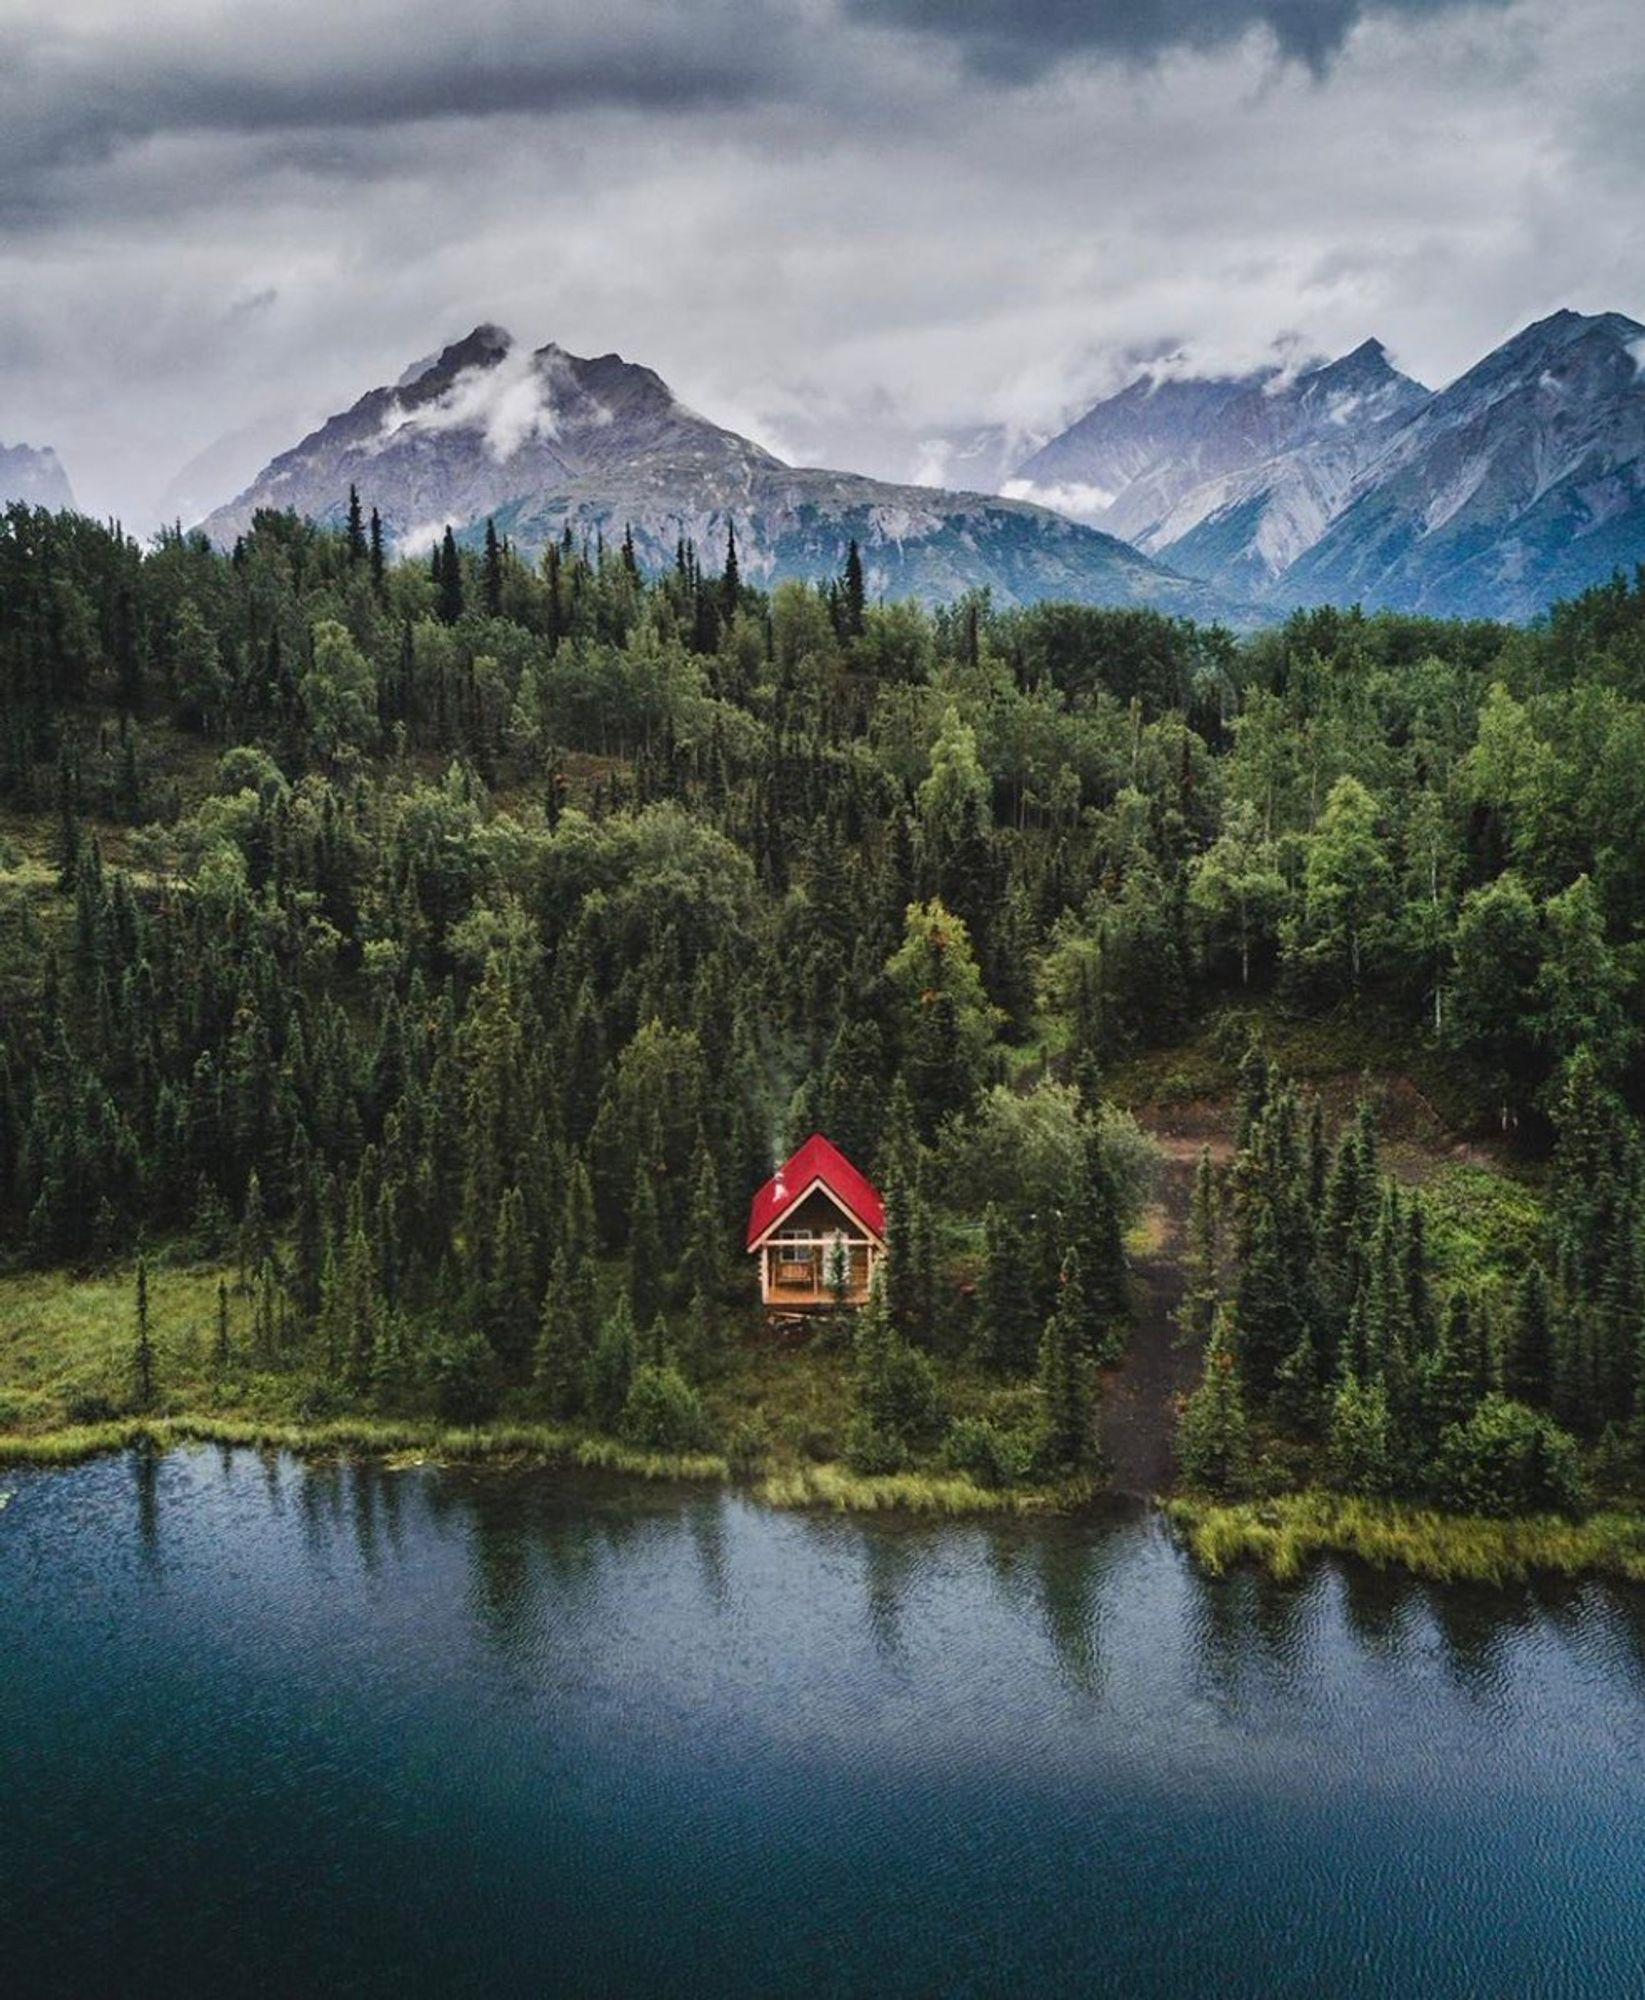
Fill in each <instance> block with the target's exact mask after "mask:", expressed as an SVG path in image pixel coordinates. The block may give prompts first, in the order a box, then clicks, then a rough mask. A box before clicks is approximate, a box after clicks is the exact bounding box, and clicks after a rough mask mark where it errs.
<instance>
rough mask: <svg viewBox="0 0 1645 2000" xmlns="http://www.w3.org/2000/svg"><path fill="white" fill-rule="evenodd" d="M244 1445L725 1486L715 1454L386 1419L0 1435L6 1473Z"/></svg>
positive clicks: (153, 1421) (208, 1421) (536, 1427)
mask: <svg viewBox="0 0 1645 2000" xmlns="http://www.w3.org/2000/svg"><path fill="white" fill-rule="evenodd" d="M188 1444H225V1445H245V1446H250V1447H252V1448H254V1449H256V1450H260V1451H288V1452H292V1453H294V1454H296V1455H298V1456H309V1457H318V1456H330V1455H333V1454H348V1453H360V1454H363V1455H368V1456H371V1457H380V1458H396V1459H400V1460H405V1459H429V1460H438V1461H441V1462H444V1463H451V1464H473V1463H476V1462H480V1461H487V1460H489V1461H497V1460H505V1461H514V1462H521V1463H526V1462H533V1463H537V1464H543V1465H576V1466H581V1467H585V1468H587V1469H589V1470H592V1471H603V1472H620V1473H624V1474H627V1475H628V1476H629V1477H631V1478H641V1479H680V1480H715V1481H723V1480H724V1479H726V1478H727V1477H728V1476H729V1474H728V1470H727V1467H726V1462H725V1460H724V1459H723V1458H720V1457H717V1456H715V1455H714V1454H713V1453H709V1452H693V1453H682V1452H659V1451H639V1450H636V1449H635V1448H634V1447H632V1446H630V1445H624V1444H619V1443H617V1442H616V1441H615V1440H614V1439H610V1438H591V1437H587V1436H584V1435H583V1434H581V1433H580V1432H577V1431H573V1430H567V1429H562V1428H560V1427H558V1426H556V1425H552V1424H488V1425H484V1426H479V1427H474V1428H463V1429H454V1428H451V1427H449V1426H446V1425H441V1424H434V1423H409V1422H397V1421H395V1420H394V1419H392V1418H382V1417H341V1418H334V1419H330V1420H328V1421H327V1422H325V1423H315V1424H300V1423H278V1422H276V1423H268V1422H264V1421H262V1420H260V1419H258V1418H255V1417H251V1418H246V1417H212V1416H199V1417H126V1418H120V1419H117V1420H115V1421H112V1422H109V1423H102V1424H76V1425H72V1426H68V1427H65V1428H63V1429H59V1430H51V1431H38V1432H35V1433H33V1434H30V1435H20V1434H16V1433H0V1465H76V1464H79V1463H80V1462H81V1461H82V1460H84V1459H88V1458H95V1457H97V1456H98V1455H99V1454H101V1453H103V1452H110V1451H129V1450H131V1449H133V1448H134V1447H136V1446H139V1445H142V1446H147V1447H149V1448H151V1449H153V1450H156V1451H169V1450H171V1449H173V1448H174V1447H175V1446H178V1445H188Z"/></svg>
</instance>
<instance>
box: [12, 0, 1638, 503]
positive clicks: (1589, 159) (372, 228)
mask: <svg viewBox="0 0 1645 2000" xmlns="http://www.w3.org/2000/svg"><path fill="white" fill-rule="evenodd" d="M1126 12H1127V15H1128V17H1131V18H1133V19H1134V20H1135V21H1138V22H1140V23H1141V24H1142V25H1141V26H1138V27H1135V28H1126V27H1125V25H1124V23H1123V22H1122V21H1121V19H1120V9H1119V8H1118V6H1117V4H1107V0H1092V4H1090V5H1082V6H1078V7H1076V6H1074V5H1073V4H1069V5H1068V6H1066V7H1062V8H1052V7H1048V6H1046V5H1043V4H1037V0H1023V5H1022V6H1021V7H1019V8H1016V9H1012V10H1009V11H1008V10H1007V9H1006V8H1005V7H1004V6H1000V7H997V8H993V9H988V10H984V9H982V8H981V7H980V6H976V5H965V4H963V0H954V5H953V6H951V7H947V8H943V7H940V6H939V0H878V4H874V0H739V4H736V5H733V0H690V4H688V0H603V4H602V6H601V7H600V8H598V9H594V8H588V7H586V6H583V7H573V6H572V5H571V4H569V0H493V4H492V5H491V6H490V7H489V8H488V9H487V10H485V12H484V13H483V14H481V15H473V14H469V15H461V14H460V13H459V12H458V11H457V10H454V9H452V8H451V7H450V6H449V4H447V3H446V0H441V4H439V5H436V4H435V0H357V4H355V5H353V6H351V7H348V8H342V7H338V6H337V5H336V4H335V0H328V4H326V5H324V6H322V5H321V4H319V0H282V4H281V5H280V6H279V7H277V8H271V7H268V6H266V5H265V6H259V7H253V6H251V5H250V4H249V0H148V4H147V5H146V6H145V8H144V9H143V10H141V13H139V11H138V10H134V9H132V8H130V6H129V4H126V0H55V4H54V5H53V6H51V7H49V8H48V6H47V5H46V0H10V4H9V5H8V6H7V7H6V8H5V9H4V10H0V435H26V436H30V437H34V438H38V439H41V440H43V441H47V442H50V443H52V444H54V445H55V446H56V447H57V449H58V451H59V453H60V455H62V456H63V457H64V458H65V460H66V461H67V462H68V463H70V464H72V466H73V469H74V477H75V486H76V492H77V494H78V495H79V497H80V498H81V500H82V501H83V503H84V504H85V505H87V506H88V507H90V508H91V509H92V510H93V511H95V512H98V513H115V514H118V515H119V516H121V517H122V518H123V519H124V520H125V521H126V523H127V525H128V526H130V527H132V528H134V529H138V530H141V529H143V528H145V527H146V526H148V525H151V524H152V523H153V522H154V521H155V520H156V519H157V518H160V515H159V514H158V513H157V508H158V504H159V496H160V494H161V493H162V492H163V491H164V489H165V488H166V486H167V484H168V482H170V481H171V480H173V479H174V478H175V477H176V473H177V468H178V467H179V466H183V465H186V464H188V462H189V461H191V460H194V459H196V457H197V456H198V455H199V454H202V453H209V452H210V450H211V448H212V447H213V446H214V445H215V444H216V443H217V442H218V441H220V440H222V439H223V437H224V434H225V433H235V434H239V435H247V434H249V435H253V436H255V437H257V438H262V437H265V436H273V437H275V438H280V437H283V438H284V440H285V441H286V442H288V443H291V442H295V441H296V440H297V439H298V438H299V437H300V436H302V435H303V434H304V432H305V431H306V430H307V429H309V428H312V425H313V423H314V421H315V420H316V419H317V418H319V417H322V416H323V415H324V414H325V413H326V412H329V411H335V410H340V409H345V408H347V407H349V406H350V405H351V404H352V403H353V402H354V401H355V400H356V399H357V398H358V397H359V396H360V395H361V394H362V393H363V392H364V391H365V390H366V389H368V388H370V387H372V386H373V385H376V384H393V383H395V382H396V381H398V380H399V378H400V377H401V376H402V374H403V373H404V371H405V368H406V364H407V362H408V361H410V360H411V359H412V357H414V356H417V355H422V354H427V353H428V352H430V350H435V351H437V350H438V349H439V348H440V347H441V346H442V345H443V344H444V343H445V342H447V341H450V340H452V339H454V338H456V337H459V336H460V335H462V334H463V333H466V332H467V330H468V329H469V328H470V327H472V326H474V325H475V323H476V322H477V321H479V320H482V319H487V318H491V319H495V320H497V321H499V322H501V323H503V324H506V325H508V326H511V327H512V328H513V329H514V330H515V332H516V333H517V334H518V335H520V336H521V338H522V341H523V343H524V345H525V347H526V348H530V347H535V346H536V345H537V344H538V343H540V342H543V341H547V340H554V341H557V342H559V343H560V344H561V345H562V346H563V347H565V348H567V349H569V350H570V351H572V352H574V353H581V354H601V353H604V352H606V351H608V350H610V349H618V350H620V351H621V352H623V353H624V354H626V355H627V356H629V357H630V358H631V359H634V360H638V361H643V362H646V363H649V364H650V365H651V366H653V367H655V368H656V369H657V370H658V371H659V372H660V373H661V374H662V375H663V376H664V377H665V378H666V379H667V381H668V382H669V384H670V386H671V387H672V388H673V389H674V390H675V391H676V392H677V393H678V394H679V395H680V396H681V398H682V399H683V400H684V401H685V402H687V403H688V404H689V405H691V406H692V407H694V408H696V409H700V410H702V411H704V412H706V413H707V414H708V415H710V416H711V417H713V418H715V419H716V420H717V421H720V422H723V423H728V424H730V425H731V426H733V427H734V428H736V429H738V430H741V431H743V432H745V433H746V434H748V435H751V436H753V437H755V438H757V439H759V440H760V441H761V442H763V443H766V444H769V445H770V446H772V447H773V448H775V449H777V450H778V451H780V452H781V453H782V455H784V456H785V457H792V458H794V459H797V460H802V461H805V462H809V463H813V464H832V465H836V466H841V465H843V466H846V467H851V468H855V469H859V470H862V471H867V472H875V473H880V474H882V475H885V476H891V477H906V476H908V475H910V474H912V473H913V472H915V471H918V470H921V469H925V470H935V469H937V468H938V466H939V464H940V465H942V466H944V467H945V468H947V470H946V472H945V476H951V477H954V478H962V477H963V478H964V480H965V482H966V483H967V484H969V483H972V481H973V479H977V478H981V477H982V473H981V472H980V470H979V471H976V472H972V471H968V470H966V469H965V468H966V467H967V466H968V465H974V466H978V467H980V466H981V465H982V464H983V463H984V459H983V457H982V456H980V455H979V456H973V457H971V458H969V459H968V458H967V457H966V456H965V455H964V454H965V451H966V449H968V446H967V440H975V439H976V438H978V437H979V436H980V434H982V433H984V432H995V431H997V432H1000V433H1004V434H1007V435H1010V436H1016V435H1025V434H1026V435H1034V434H1043V433H1045V432H1048V431H1049V430H1052V429H1055V428H1057V427H1060V425H1061V424H1062V423H1063V422H1066V421H1067V420H1068V419H1069V418H1070V417H1072V416H1073V415H1075V414H1077V413H1078V412H1079V410H1080V409H1082V408H1083V407H1085V406H1087V405H1089V403H1090V402H1092V401H1093V400H1095V398H1096V397H1097V396H1099V395H1103V394H1107V393H1110V392H1111V391H1113V390H1114V389H1117V388H1118V387H1120V386H1121V385H1122V384H1123V382H1124V381H1125V380H1126V379H1128V378H1129V377H1130V376H1131V375H1133V374H1135V373H1136V372H1137V371H1138V370H1139V368H1140V367H1141V366H1143V365H1145V364H1147V363H1149V362H1150V361H1151V360H1153V359H1154V358H1155V357H1160V356H1167V357H1171V358H1170V359H1169V360H1167V361H1166V362H1164V363H1163V364H1161V365H1162V366H1164V367H1166V368H1171V369H1180V370H1182V371H1184V372H1200V371H1212V372H1227V373H1243V372H1245V371H1247V370H1249V369H1251V368H1254V367H1257V366H1260V365H1268V366H1274V365H1276V364H1282V363H1283V361H1284V359H1285V355H1284V352H1283V351H1282V350H1281V349H1279V348H1278V347H1276V335H1277V334H1278V333H1279V332H1280V330H1282V329H1286V328H1290V329H1294V330H1295V332H1296V334H1297V337H1298V341H1299V343H1300V345H1301V346H1302V347H1303V348H1305V350H1306V351H1307V352H1308V353H1310V354H1312V353H1333V354H1339V353H1342V352H1344V351H1346V350H1347V349H1349V348H1351V347H1353V346H1356V345H1357V344H1358V343H1359V342H1360V341H1361V340H1362V339H1364V338H1365V337H1366V336H1367V335H1379V336H1380V337H1382V338H1383V339H1384V340H1386V341H1387V342H1388V343H1389V345H1390V347H1391V348H1392V349H1393V350H1394V351H1395V352H1396V353H1397V355H1398V356H1399V359H1400V363H1401V365H1402V366H1404V367H1406V368H1408V369H1409V370H1410V371H1411V372H1412V373H1414V374H1416V375H1418V376H1420V377H1421V378H1422V379H1423V380H1425V381H1429V382H1434V383H1443V382H1444V381H1446V380H1447V379H1449V377H1450V376H1452V375H1454V374H1455V373H1456V372H1457V371H1458V370H1459V369H1461V368H1462V367H1464V366H1466V365H1468V364H1469V363H1470V362H1472V361H1473V360H1474V359H1476V358H1477V357H1478V356H1479V355H1480V354H1481V353H1482V352H1483V351H1484V350H1485V349H1486V348H1488V347H1490V346H1492V345H1494V344H1495V343H1496V342H1497V341H1499V340H1501V339H1502V338H1504V337H1505V336H1506V335H1508V334H1509V333H1511V332H1513V331H1514V330H1515V329H1516V328H1517V327H1519V326H1522V325H1523V324H1525V323H1526V322H1527V321H1528V320H1530V319H1533V318H1536V317H1538V316H1540V315H1541V314H1543V313H1545V312H1547V311H1549V310H1551V309H1553V308H1554V307H1556V306H1559V305H1563V304H1570V305H1574V306H1577V307H1578V308H1580V309H1582V310H1585V311H1596V310H1605V309H1610V308H1615V309H1620V310H1623V311H1631V312H1633V313H1634V315H1635V316H1636V317H1639V316H1641V307H1642V306H1645V214H1642V212H1641V210H1640V208H1639V204H1638V200H1637V189H1638V185H1639V176H1640V173H1641V171H1645V136H1642V135H1645V126H1642V125H1641V121H1639V120H1638V117H1637V104H1638V99H1639V95H1640V92H1641V88H1642V86H1645V22H1642V20H1641V17H1640V15H1639V12H1638V9H1637V5H1636V4H1635V0H1512V4H1509V5H1502V4H1498V0H1492V4H1488V5H1486V6H1483V7H1480V8H1469V7H1466V6H1440V5H1433V6H1413V5H1404V6H1399V5H1376V4H1372V0H1364V4H1359V0H1355V4H1354V5H1352V6H1351V7H1350V8H1348V9H1347V12H1348V14H1349V15H1351V17H1352V18H1351V22H1350V26H1349V30H1348V31H1347V32H1346V35H1345V37H1341V38H1339V39H1338V40H1336V41H1334V42H1330V40H1329V37H1326V39H1325V40H1324V41H1320V42H1319V43H1318V44H1317V45H1318V46H1320V47H1324V46H1326V45H1327V42H1329V45H1330V46H1331V47H1332V48H1333V49H1334V53H1333V55H1332V56H1331V58H1330V60H1329V61H1328V62H1326V63H1325V64H1324V67H1323V68H1316V67H1311V66H1310V63H1309V61H1308V59H1307V57H1306V55H1305V54H1299V55H1298V58H1297V59H1296V60H1293V61H1288V62H1276V60H1275V50H1276V48H1277V47H1280V46H1286V47H1290V48H1293V49H1296V50H1299V51H1301V50H1303V49H1304V48H1305V42H1304V41H1303V40H1300V39H1299V37H1300V36H1302V32H1303V31H1302V29H1300V28H1298V27H1295V26H1292V27H1291V28H1288V29H1286V30H1285V33H1286V34H1288V35H1289V36H1290V38H1291V39H1290V40H1289V42H1286V41H1284V39H1283V37H1282V36H1281V31H1280V29H1279V28H1278V27H1276V26H1275V20H1276V19H1277V14H1276V10H1275V8H1274V7H1272V6H1270V7H1268V8H1263V7H1258V6H1254V5H1251V4H1248V0H1227V4H1226V7H1225V8H1223V7H1220V6H1219V9H1218V12H1217V17H1216V18H1217V19H1219V20H1226V21H1231V22H1233V23H1234V24H1235V26H1234V27H1232V28H1228V29H1226V30H1224V29H1218V28H1216V27H1215V26H1214V25H1211V20H1212V17H1211V9H1210V0H1205V4H1204V5H1202V6H1200V7H1198V8H1193V7H1190V6H1189V5H1188V0H1139V4H1138V5H1137V6H1135V7H1132V8H1129V9H1127V10H1126ZM916 17H917V18H916ZM1325 19H1326V16H1325V15H1319V16H1317V17H1316V20H1315V23H1314V28H1313V30H1311V32H1314V33H1316V35H1321V34H1323V33H1324V30H1323V29H1322V28H1321V27H1320V23H1321V22H1323V21H1325ZM1012 21H1017V22H1019V23H1020V25H1019V26H1018V27H1016V28H1011V27H1010V26H1009V24H1010V23H1011V22H1012ZM1001 24H1005V25H1001ZM1331 33H1332V34H1336V33H1337V30H1335V29H1333V30H1332V31H1331ZM986 34H996V35H1015V36H1016V37H1017V43H1018V47H1017V53H1016V55H1015V56H1014V57H1011V58H1010V59H1009V60H1006V59H1005V58H1004V57H1002V58H1001V60H1000V62H999V63H998V65H997V66H996V67H994V68H992V69H990V67H989V63H988V58H987V56H986V53H985V37H986ZM1007 54H1009V52H1007ZM515 365H516V366H523V363H516V364H515ZM493 386H494V389H495V390H496V393H497V402H496V405H495V407H491V406H489V405H488V407H487V423H488V428H489V429H490V431H491V434H492V435H493V437H494V440H495V444H496V448H498V449H504V448H506V447H507V446H508V445H509V443H510V442H511V440H512V439H514V438H515V437H521V438H524V437H528V436H530V435H533V434H536V435H541V431H540V428H539V427H540V426H541V425H543V424H545V423H546V422H549V421H552V420H554V419H553V418H552V417H550V416H549V415H546V414H545V410H553V411H558V410H559V407H560V406H559V403H558V401H557V398H556V394H555V392H554V389H553V385H552V382H551V383H550V385H549V388H548V390H547V392H546V402H545V396H544V394H539V393H537V392H534V391H533V389H532V387H531V383H530V380H529V379H528V378H527V377H526V376H525V375H521V376H520V377H519V378H518V379H516V378H514V377H513V376H508V377H505V378H504V379H503V382H502V383H501V384H500V385H493ZM504 391H506V392H507V393H506V394H505V393H504ZM486 393H488V394H489V393H492V392H491V391H487V392H486ZM404 400H405V407H407V408H409V407H411V399H410V398H409V397H408V398H406V399H404ZM949 440H958V441H959V442H958V443H957V444H953V445H951V446H949V447H948V456H947V457H945V458H944V457H940V456H939V453H940V452H941V451H942V449H943V448H944V446H945V441H949ZM934 443H935V445H936V447H937V449H935V450H934V449H933V444H934ZM219 459H221V460H222V461H223V462H225V463H226V462H228V461H229V460H232V470H233V471H234V472H235V473H236V474H237V473H238V471H239V469H240V467H241V464H242V460H243V454H242V453H241V452H240V451H239V450H238V449H237V450H236V451H235V452H233V453H227V454H226V455H225V454H221V453H220V454H218V458H217V459H213V460H212V461H211V462H212V464H214V465H215V464H216V463H218V462H219ZM1018 462H1020V460H1019V461H1018ZM198 483H199V482H198V480H193V479H191V481H190V482H189V491H190V492H191V493H193V492H194V491H195V490H196V488H197V486H198ZM222 497H227V496H226V495H225V496H222ZM169 511H170V510H169V509H168V510H167V512H168V513H169Z"/></svg>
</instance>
